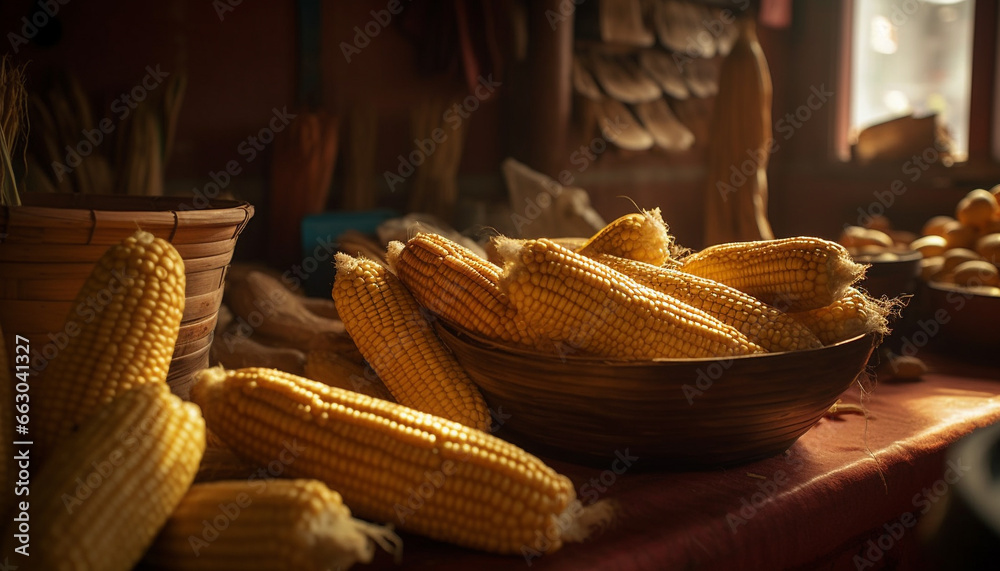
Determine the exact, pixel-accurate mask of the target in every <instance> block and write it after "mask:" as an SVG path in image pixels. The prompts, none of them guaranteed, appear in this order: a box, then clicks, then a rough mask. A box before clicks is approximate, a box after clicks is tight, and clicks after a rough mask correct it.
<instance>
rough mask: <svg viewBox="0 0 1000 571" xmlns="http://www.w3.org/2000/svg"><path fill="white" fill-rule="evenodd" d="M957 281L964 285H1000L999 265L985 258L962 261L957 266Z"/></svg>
mask: <svg viewBox="0 0 1000 571" xmlns="http://www.w3.org/2000/svg"><path fill="white" fill-rule="evenodd" d="M955 283H956V284H958V285H962V286H992V287H997V286H1000V272H998V271H997V267H996V266H994V265H993V264H991V263H989V262H986V261H984V260H973V261H971V262H962V263H961V264H959V265H958V266H957V267H956V268H955Z"/></svg>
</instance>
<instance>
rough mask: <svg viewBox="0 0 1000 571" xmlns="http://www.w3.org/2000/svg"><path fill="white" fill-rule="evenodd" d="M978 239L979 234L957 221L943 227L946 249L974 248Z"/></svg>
mask: <svg viewBox="0 0 1000 571" xmlns="http://www.w3.org/2000/svg"><path fill="white" fill-rule="evenodd" d="M978 237H979V232H977V231H976V229H975V228H974V227H972V226H966V225H965V224H962V223H961V222H957V221H956V222H949V223H948V224H946V225H945V229H944V239H945V241H946V242H948V248H971V247H973V246H975V244H976V238H978Z"/></svg>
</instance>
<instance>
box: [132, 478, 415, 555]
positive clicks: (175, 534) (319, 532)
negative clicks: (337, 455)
mask: <svg viewBox="0 0 1000 571" xmlns="http://www.w3.org/2000/svg"><path fill="white" fill-rule="evenodd" d="M206 522H207V523H206ZM375 543H378V544H380V545H382V546H383V547H385V548H386V549H388V550H391V551H394V552H396V553H397V554H399V553H400V549H401V547H402V540H400V539H399V537H398V536H396V534H394V533H392V531H391V530H389V529H386V528H383V527H380V526H377V525H373V524H370V523H366V522H363V521H360V520H357V519H353V518H352V517H351V510H350V509H348V507H347V506H345V505H344V503H343V502H342V501H341V498H340V494H338V493H337V492H335V491H333V490H331V489H330V488H328V487H326V484H324V483H323V482H320V481H318V480H282V479H274V480H266V481H260V480H258V481H248V480H245V479H244V480H236V481H224V482H211V483H206V484H196V485H194V486H192V487H191V489H190V490H189V491H188V493H187V495H185V496H184V499H182V500H181V503H180V505H178V506H177V509H176V510H174V513H173V515H171V516H170V519H169V520H168V521H167V524H166V525H165V526H164V528H163V531H161V532H160V534H159V535H158V536H157V537H156V541H155V542H154V543H153V546H152V547H151V548H150V549H149V551H148V552H147V553H146V557H145V558H144V559H143V568H144V569H146V568H148V569H161V570H164V571H169V570H172V569H185V570H188V571H214V570H215V569H232V568H238V569H240V570H241V571H326V570H329V569H347V568H348V567H350V566H352V565H354V564H355V563H357V562H361V563H370V562H371V560H372V556H373V555H374V551H375V549H374V547H375Z"/></svg>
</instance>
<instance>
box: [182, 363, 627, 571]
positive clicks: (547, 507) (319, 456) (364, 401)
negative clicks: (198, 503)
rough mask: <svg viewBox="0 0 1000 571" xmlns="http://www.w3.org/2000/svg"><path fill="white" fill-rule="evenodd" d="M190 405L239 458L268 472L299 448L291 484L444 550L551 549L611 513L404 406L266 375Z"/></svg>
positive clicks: (509, 448)
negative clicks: (323, 488)
mask: <svg viewBox="0 0 1000 571" xmlns="http://www.w3.org/2000/svg"><path fill="white" fill-rule="evenodd" d="M192 398H193V399H194V401H195V402H196V403H198V404H199V405H200V406H201V408H202V410H203V411H204V414H205V418H206V421H207V422H208V425H209V426H210V427H211V429H212V431H213V432H215V433H217V434H218V435H219V436H220V437H222V438H223V439H225V440H226V441H227V442H228V443H229V444H230V446H232V447H233V449H234V450H235V451H236V452H238V453H240V454H243V455H245V456H246V457H248V458H250V459H252V460H254V461H256V462H270V461H273V459H274V458H277V457H278V455H279V454H281V453H282V451H283V450H288V449H289V448H293V449H294V450H295V454H296V456H295V458H294V460H293V461H291V462H289V463H288V464H287V466H286V474H287V475H288V476H291V477H300V478H315V479H319V480H322V481H323V482H325V483H326V484H327V485H328V486H330V487H331V488H333V489H335V490H337V491H338V492H340V494H341V495H342V496H343V498H344V502H345V503H346V504H347V505H348V506H350V507H351V510H352V511H353V512H354V513H355V514H356V515H357V516H359V517H362V518H364V519H367V520H371V521H377V522H389V523H391V524H393V525H395V526H398V527H399V528H400V529H403V530H408V531H412V532H414V533H417V534H421V535H425V536H427V537H430V538H433V539H437V540H440V541H447V542H450V543H455V544H457V545H462V546H465V547H470V548H474V549H481V550H485V551H491V552H496V553H520V552H521V551H522V549H523V548H525V547H527V548H529V549H533V550H537V551H540V552H544V551H552V550H555V549H558V548H559V547H560V546H561V545H562V542H563V541H564V540H567V539H569V538H572V539H579V538H580V537H581V535H585V534H581V530H586V529H588V525H589V524H590V523H594V522H596V521H597V520H599V519H600V518H604V517H606V516H608V515H609V514H608V511H607V510H608V504H600V505H598V504H595V505H594V506H590V507H588V508H580V506H579V503H577V502H575V501H574V498H575V491H574V488H573V484H572V482H570V480H569V479H568V478H566V477H565V476H561V475H559V474H558V473H556V472H555V471H554V470H552V469H551V468H549V467H548V466H546V465H545V464H544V463H543V462H542V461H541V460H539V459H538V458H536V457H534V456H532V455H530V454H528V453H526V452H524V451H523V450H521V449H520V448H518V447H516V446H514V445H512V444H510V443H508V442H505V441H503V440H500V439H498V438H496V437H494V436H491V435H489V434H487V433H485V432H482V431H479V430H474V429H470V428H468V427H466V426H463V425H461V424H458V423H455V422H450V421H448V420H445V419H443V418H439V417H435V416H432V415H429V414H424V413H422V412H419V411H416V410H413V409H411V408H407V407H405V406H401V405H398V404H394V403H390V402H386V401H382V400H378V399H372V398H370V397H367V396H364V395H359V394H357V393H353V392H350V391H345V390H342V389H337V388H334V387H329V386H326V385H323V384H321V383H317V382H314V381H310V380H307V379H303V378H299V377H295V376H294V375H289V374H287V373H281V372H279V371H274V370H267V369H242V370H238V371H224V370H221V369H208V370H205V371H203V372H201V373H200V374H199V375H198V378H197V384H196V385H195V387H194V389H193V390H192ZM540 538H542V539H544V540H545V541H544V543H542V544H541V545H540V544H539V539H540Z"/></svg>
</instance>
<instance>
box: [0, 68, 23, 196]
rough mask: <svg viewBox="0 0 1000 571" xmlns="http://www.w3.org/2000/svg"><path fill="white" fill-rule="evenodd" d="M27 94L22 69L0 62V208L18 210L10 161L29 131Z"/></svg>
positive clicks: (12, 165) (15, 178) (15, 184)
mask: <svg viewBox="0 0 1000 571" xmlns="http://www.w3.org/2000/svg"><path fill="white" fill-rule="evenodd" d="M27 102H28V93H27V91H26V90H25V88H24V68H23V67H19V66H15V65H14V63H13V62H12V61H11V59H10V56H9V55H4V56H3V59H2V60H0V160H2V164H0V205H3V206H18V205H20V204H21V198H20V196H19V195H18V193H17V176H16V173H15V171H14V161H13V160H12V159H11V157H12V156H13V155H14V153H15V152H16V149H17V147H18V146H19V144H20V143H21V142H22V141H23V140H24V139H25V133H26V132H27V129H28V124H27V119H26V118H27V109H28V104H27Z"/></svg>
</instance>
